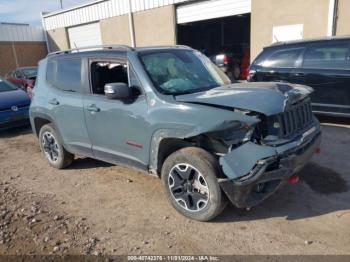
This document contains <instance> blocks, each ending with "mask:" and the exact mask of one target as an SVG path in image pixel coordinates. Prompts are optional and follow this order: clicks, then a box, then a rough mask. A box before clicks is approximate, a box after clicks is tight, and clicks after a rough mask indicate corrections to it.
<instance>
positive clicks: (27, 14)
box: [0, 0, 91, 26]
mask: <svg viewBox="0 0 350 262" xmlns="http://www.w3.org/2000/svg"><path fill="white" fill-rule="evenodd" d="M62 2H63V8H68V7H72V6H75V5H79V4H82V3H86V2H91V0H62ZM60 8H61V5H60V0H0V22H10V23H25V24H30V25H33V26H41V16H40V13H41V12H42V11H43V12H50V11H57V10H59V9H60Z"/></svg>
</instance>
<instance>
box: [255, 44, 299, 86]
mask: <svg viewBox="0 0 350 262" xmlns="http://www.w3.org/2000/svg"><path fill="white" fill-rule="evenodd" d="M303 51H304V48H302V47H290V48H284V49H277V50H276V51H274V52H272V53H271V54H270V55H269V56H268V57H267V58H266V59H264V60H263V61H262V62H261V63H260V64H259V65H258V70H257V80H258V81H264V82H267V81H281V82H291V81H292V80H293V78H294V76H295V75H294V70H295V68H297V67H298V66H300V63H301V57H302V52H303Z"/></svg>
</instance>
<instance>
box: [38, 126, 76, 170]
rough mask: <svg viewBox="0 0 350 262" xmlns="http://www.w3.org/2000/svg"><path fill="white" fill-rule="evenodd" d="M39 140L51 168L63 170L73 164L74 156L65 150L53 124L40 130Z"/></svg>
mask: <svg viewBox="0 0 350 262" xmlns="http://www.w3.org/2000/svg"><path fill="white" fill-rule="evenodd" d="M39 140H40V148H41V151H42V153H43V155H44V156H45V158H46V159H47V160H48V162H49V164H50V165H51V166H53V167H55V168H58V169H62V168H65V167H67V166H69V165H70V164H71V163H72V162H73V159H74V155H73V154H71V153H69V152H68V151H66V150H65V149H64V147H63V146H62V144H61V142H60V141H59V139H58V136H57V133H56V131H55V129H54V128H53V126H52V125H51V124H47V125H44V126H43V127H42V128H41V129H40V133H39Z"/></svg>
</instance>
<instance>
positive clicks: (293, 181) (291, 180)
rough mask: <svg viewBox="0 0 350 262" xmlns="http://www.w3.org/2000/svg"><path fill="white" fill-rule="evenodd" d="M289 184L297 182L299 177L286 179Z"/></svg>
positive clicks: (294, 176) (293, 176)
mask: <svg viewBox="0 0 350 262" xmlns="http://www.w3.org/2000/svg"><path fill="white" fill-rule="evenodd" d="M288 182H289V184H296V183H298V182H299V176H297V175H292V176H290V177H289V179H288Z"/></svg>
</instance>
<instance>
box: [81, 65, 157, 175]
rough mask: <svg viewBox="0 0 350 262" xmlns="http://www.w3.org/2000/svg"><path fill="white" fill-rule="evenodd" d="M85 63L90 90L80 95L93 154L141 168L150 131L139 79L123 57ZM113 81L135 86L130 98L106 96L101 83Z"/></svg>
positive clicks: (106, 159) (143, 166) (144, 165)
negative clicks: (87, 66)
mask: <svg viewBox="0 0 350 262" xmlns="http://www.w3.org/2000/svg"><path fill="white" fill-rule="evenodd" d="M88 64H89V77H90V90H89V93H88V94H87V95H86V96H85V97H84V114H85V119H86V126H87V130H88V134H89V137H90V139H91V142H92V150H93V154H94V156H95V157H96V158H98V159H101V160H105V161H108V162H112V163H117V164H120V163H121V164H128V165H132V166H136V167H138V168H141V169H145V168H146V167H147V163H148V157H149V141H150V136H151V134H150V129H149V123H147V121H146V115H147V110H148V108H147V101H146V96H145V94H144V92H143V91H142V88H141V85H140V82H139V81H138V80H137V77H136V75H135V73H134V71H133V70H132V68H131V66H130V65H129V64H128V62H127V60H126V59H122V58H121V59H113V60H112V59H108V60H106V59H90V60H89V63H88ZM116 82H124V83H127V84H128V85H129V87H130V88H133V89H137V90H138V91H136V92H133V93H134V96H133V99H130V101H129V100H128V101H122V100H117V99H108V98H107V97H106V96H105V95H104V85H105V84H107V83H116Z"/></svg>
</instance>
